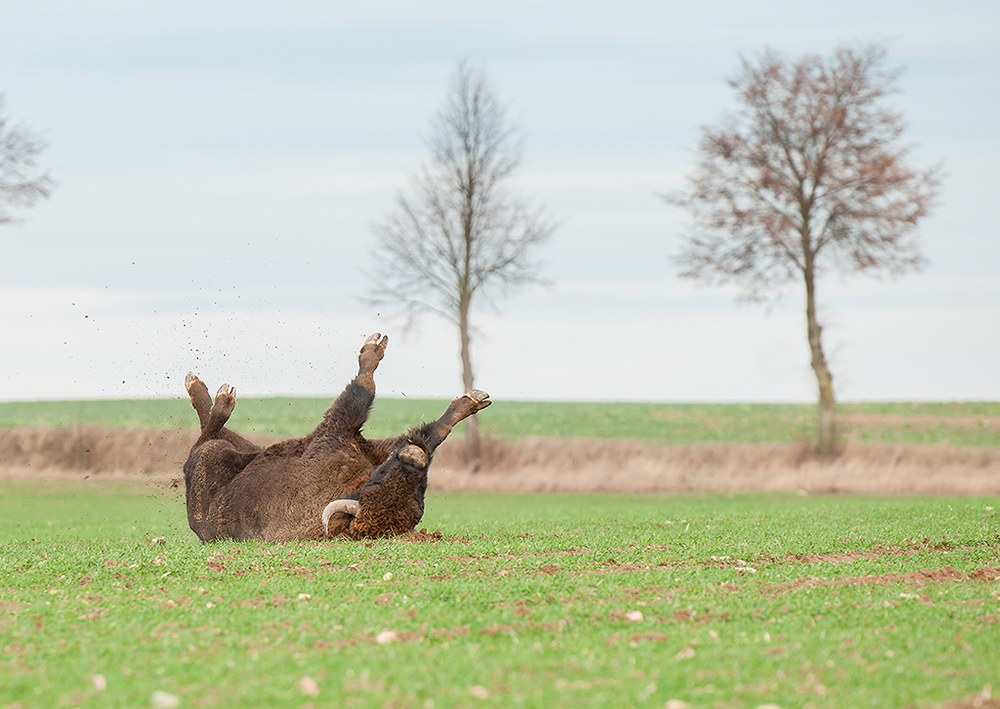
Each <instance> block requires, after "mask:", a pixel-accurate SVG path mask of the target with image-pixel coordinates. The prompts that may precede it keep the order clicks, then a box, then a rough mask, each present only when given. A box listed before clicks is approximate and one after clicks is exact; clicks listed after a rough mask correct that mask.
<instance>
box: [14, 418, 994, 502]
mask: <svg viewBox="0 0 1000 709" xmlns="http://www.w3.org/2000/svg"><path fill="white" fill-rule="evenodd" d="M194 435H195V434H194V433H192V432H186V431H148V430H110V429H104V428H100V427H97V426H76V427H73V428H55V427H51V426H29V427H22V428H14V429H0V480H83V479H87V480H91V481H133V482H134V481H151V482H153V481H156V482H163V481H170V480H176V479H179V478H180V476H181V469H182V467H183V465H184V461H185V459H186V458H187V453H188V448H189V447H190V445H191V443H192V442H193V440H194ZM257 442H258V443H261V444H266V443H270V442H273V441H272V440H265V439H261V440H259V441H257ZM461 461H462V444H461V442H460V441H447V442H445V444H444V445H442V446H441V448H440V449H438V452H437V454H436V455H435V459H434V464H433V466H432V468H431V474H430V481H429V484H430V487H431V489H432V490H447V491H484V492H591V493H598V492H638V493H651V492H743V491H797V490H802V491H806V492H810V493H828V492H852V493H899V494H962V495H974V494H1000V448H974V447H955V446H948V445H893V444H884V443H848V445H847V446H846V447H845V449H844V451H843V453H842V455H841V456H840V457H838V458H836V459H834V460H821V459H817V458H815V457H814V456H813V455H812V454H811V451H810V448H809V447H808V446H805V445H801V444H745V443H720V444H703V445H690V446H657V445H652V444H648V443H642V442H639V441H635V440H629V439H596V438H525V439H522V440H520V441H518V442H516V443H504V442H499V441H489V442H486V443H485V445H484V458H483V462H482V463H481V465H480V466H479V468H478V469H477V470H475V471H473V470H470V469H469V468H468V467H466V466H464V465H463V464H462V462H461Z"/></svg>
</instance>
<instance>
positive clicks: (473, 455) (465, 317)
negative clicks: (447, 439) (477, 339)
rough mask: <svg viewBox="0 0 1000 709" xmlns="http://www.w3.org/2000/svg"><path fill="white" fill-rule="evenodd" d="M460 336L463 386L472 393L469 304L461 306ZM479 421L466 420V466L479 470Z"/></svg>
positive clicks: (471, 417) (474, 417) (476, 419)
mask: <svg viewBox="0 0 1000 709" xmlns="http://www.w3.org/2000/svg"><path fill="white" fill-rule="evenodd" d="M458 330H459V336H460V337H461V340H462V385H463V386H464V387H465V391H472V390H473V389H474V388H475V386H474V383H475V378H474V377H473V375H472V355H471V354H470V352H469V339H470V338H469V304H468V302H463V303H461V304H460V305H459V320H458ZM479 453H480V445H479V419H478V418H477V417H476V416H475V415H472V416H470V417H469V418H467V419H465V464H466V465H471V466H473V469H476V468H478V464H479Z"/></svg>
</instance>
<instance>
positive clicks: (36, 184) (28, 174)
mask: <svg viewBox="0 0 1000 709" xmlns="http://www.w3.org/2000/svg"><path fill="white" fill-rule="evenodd" d="M4 108H5V107H4V100H3V95H0V226H3V225H4V224H10V223H17V222H18V221H19V220H18V218H17V217H15V216H14V214H13V213H12V212H11V211H10V209H11V208H17V207H32V206H34V204H35V203H36V202H37V201H38V200H40V199H44V198H46V197H48V196H49V194H50V192H51V191H52V187H53V182H52V178H50V177H49V175H48V173H43V172H40V171H39V169H38V165H37V163H36V157H37V156H38V155H39V153H41V152H42V151H43V150H45V148H46V147H47V146H46V144H45V143H44V142H43V141H42V140H40V139H39V138H37V137H35V136H34V135H32V133H31V132H30V131H29V130H28V129H27V128H25V127H24V126H23V125H21V124H13V123H12V122H11V119H10V118H9V117H8V116H7V115H6V111H5V110H4Z"/></svg>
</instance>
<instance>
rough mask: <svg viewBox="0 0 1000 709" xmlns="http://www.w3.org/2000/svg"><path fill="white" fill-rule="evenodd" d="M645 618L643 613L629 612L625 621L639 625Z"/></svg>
mask: <svg viewBox="0 0 1000 709" xmlns="http://www.w3.org/2000/svg"><path fill="white" fill-rule="evenodd" d="M643 617H644V616H643V615H642V611H629V612H628V613H626V614H625V620H627V621H629V622H630V623H638V622H639V621H640V620H642V619H643Z"/></svg>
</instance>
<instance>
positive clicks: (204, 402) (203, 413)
mask: <svg viewBox="0 0 1000 709" xmlns="http://www.w3.org/2000/svg"><path fill="white" fill-rule="evenodd" d="M184 388H185V389H187V393H188V397H190V399H191V406H192V407H194V410H195V413H197V414H198V421H199V423H200V424H201V435H200V436H199V437H198V441H197V442H196V443H195V446H198V445H200V444H202V443H204V442H205V441H210V440H214V439H216V438H219V439H222V440H224V441H228V442H230V443H232V444H233V446H234V447H235V448H236V449H237V450H239V451H242V452H260V448H259V447H258V446H255V445H254V444H253V443H251V442H250V441H248V440H247V439H245V438H244V437H243V436H241V435H240V434H238V433H236V432H235V431H230V430H229V429H228V428H225V424H226V422H227V421H228V420H229V417H230V416H232V413H233V410H234V409H235V408H236V389H233V388H232V387H230V386H229V385H228V384H223V385H222V386H221V387H220V388H219V391H218V392H217V393H216V395H215V402H214V403H213V402H212V397H211V396H209V394H208V387H207V386H205V382H203V381H201V380H200V379H198V377H196V376H195V375H194V374H192V373H191V372H188V373H187V376H186V377H184Z"/></svg>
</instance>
